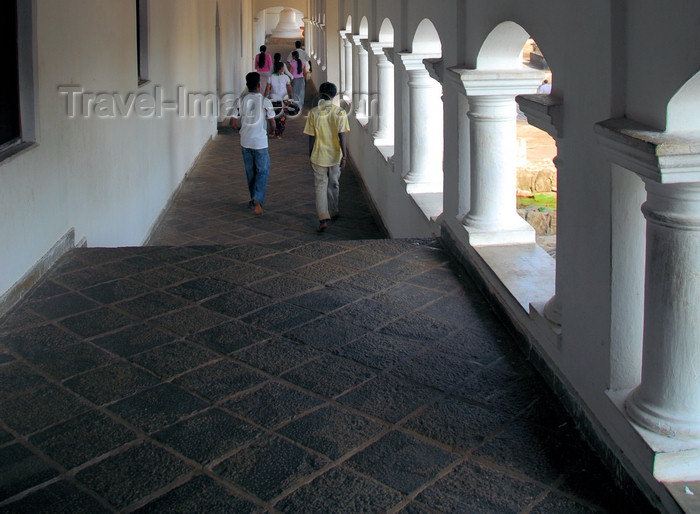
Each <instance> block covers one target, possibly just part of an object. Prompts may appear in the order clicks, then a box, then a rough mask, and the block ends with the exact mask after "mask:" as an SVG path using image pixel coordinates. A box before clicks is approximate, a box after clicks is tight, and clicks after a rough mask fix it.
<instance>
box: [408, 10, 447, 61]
mask: <svg viewBox="0 0 700 514" xmlns="http://www.w3.org/2000/svg"><path fill="white" fill-rule="evenodd" d="M411 52H412V53H414V54H433V55H440V56H442V42H441V41H440V35H439V34H438V32H437V30H435V25H433V22H431V21H430V20H429V19H428V18H424V19H423V20H422V21H421V22H420V23H419V24H418V27H416V33H415V34H414V35H413V43H412V44H411Z"/></svg>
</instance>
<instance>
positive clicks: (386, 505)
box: [275, 467, 403, 514]
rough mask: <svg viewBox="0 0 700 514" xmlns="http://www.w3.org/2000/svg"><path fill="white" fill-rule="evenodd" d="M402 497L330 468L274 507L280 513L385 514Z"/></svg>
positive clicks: (342, 469) (379, 485)
mask: <svg viewBox="0 0 700 514" xmlns="http://www.w3.org/2000/svg"><path fill="white" fill-rule="evenodd" d="M402 499H403V496H402V495H401V494H399V493H398V492H397V491H394V490H392V489H390V488H388V487H386V486H384V485H382V484H379V483H377V482H374V481H372V480H370V479H368V478H367V477H364V476H361V475H358V474H356V473H353V472H352V471H350V470H347V469H344V468H342V467H340V468H333V469H331V470H330V471H328V472H327V473H325V474H323V475H321V476H320V477H318V478H316V479H315V480H314V481H313V482H311V483H310V484H307V485H304V486H303V487H301V488H299V489H297V490H296V491H295V492H293V493H292V494H290V495H289V496H287V497H285V498H284V499H282V500H281V501H280V502H279V503H277V504H276V505H275V508H276V509H278V510H280V511H281V512H302V511H306V512H324V513H327V514H346V513H349V512H388V511H389V510H390V509H391V507H393V506H394V505H396V504H398V503H400V502H401V501H402Z"/></svg>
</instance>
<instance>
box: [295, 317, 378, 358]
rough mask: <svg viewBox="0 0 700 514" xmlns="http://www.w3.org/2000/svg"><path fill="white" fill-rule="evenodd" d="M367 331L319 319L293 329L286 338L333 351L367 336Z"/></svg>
mask: <svg viewBox="0 0 700 514" xmlns="http://www.w3.org/2000/svg"><path fill="white" fill-rule="evenodd" d="M367 332H368V331H367V329H364V328H362V327H358V326H356V325H352V324H350V323H346V322H344V321H341V320H339V319H335V318H331V317H323V318H318V319H315V320H313V321H310V322H309V323H307V324H305V325H302V326H300V327H296V328H293V329H292V330H290V331H289V332H287V333H286V334H285V336H286V337H289V338H291V339H295V340H297V341H300V342H302V343H305V344H308V345H311V346H313V347H314V348H318V349H319V350H333V349H334V348H337V347H338V346H342V345H344V344H347V343H349V342H350V341H354V340H355V339H357V338H359V337H362V336H363V335H365V334H367Z"/></svg>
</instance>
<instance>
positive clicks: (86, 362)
mask: <svg viewBox="0 0 700 514" xmlns="http://www.w3.org/2000/svg"><path fill="white" fill-rule="evenodd" d="M26 359H27V361H28V362H30V363H32V364H33V365H34V366H36V367H37V368H39V369H40V370H41V371H43V372H44V373H46V374H47V375H50V376H52V377H53V378H55V379H57V380H64V379H66V378H70V377H72V376H74V375H77V374H79V373H84V372H86V371H89V370H91V369H95V368H98V367H100V366H104V365H106V364H110V363H111V362H114V360H115V359H116V357H114V356H113V355H111V354H109V353H107V352H105V351H104V350H102V349H100V348H99V347H97V346H94V345H92V344H90V343H77V344H73V345H70V346H66V347H65V348H61V349H60V350H51V351H46V352H41V353H38V354H36V355H35V356H32V357H27V358H26Z"/></svg>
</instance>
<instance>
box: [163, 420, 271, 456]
mask: <svg viewBox="0 0 700 514" xmlns="http://www.w3.org/2000/svg"><path fill="white" fill-rule="evenodd" d="M261 433H262V432H261V430H259V429H257V428H255V427H254V426H253V425H250V424H248V423H246V422H245V421H242V420H240V419H238V418H235V417H233V416H231V415H230V414H227V413H225V412H223V411H221V410H219V409H210V410H207V411H205V412H202V413H200V414H197V415H195V416H192V417H191V418H188V419H185V420H183V421H180V422H178V423H176V424H174V425H172V426H170V427H168V428H165V429H163V430H161V431H159V432H156V433H155V434H153V437H154V439H156V440H158V441H161V442H162V443H164V444H166V445H168V446H169V447H171V448H174V449H175V450H176V451H178V452H180V453H181V454H183V455H184V456H186V457H188V458H190V459H192V460H195V461H197V462H199V463H200V464H202V465H207V464H209V463H210V462H212V461H213V460H215V459H217V458H219V457H221V456H223V455H225V454H227V453H230V452H232V451H233V450H235V449H236V448H238V447H240V446H241V445H243V444H245V443H247V442H249V441H251V440H252V439H254V438H256V437H258V436H259V435H260V434H261Z"/></svg>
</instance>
